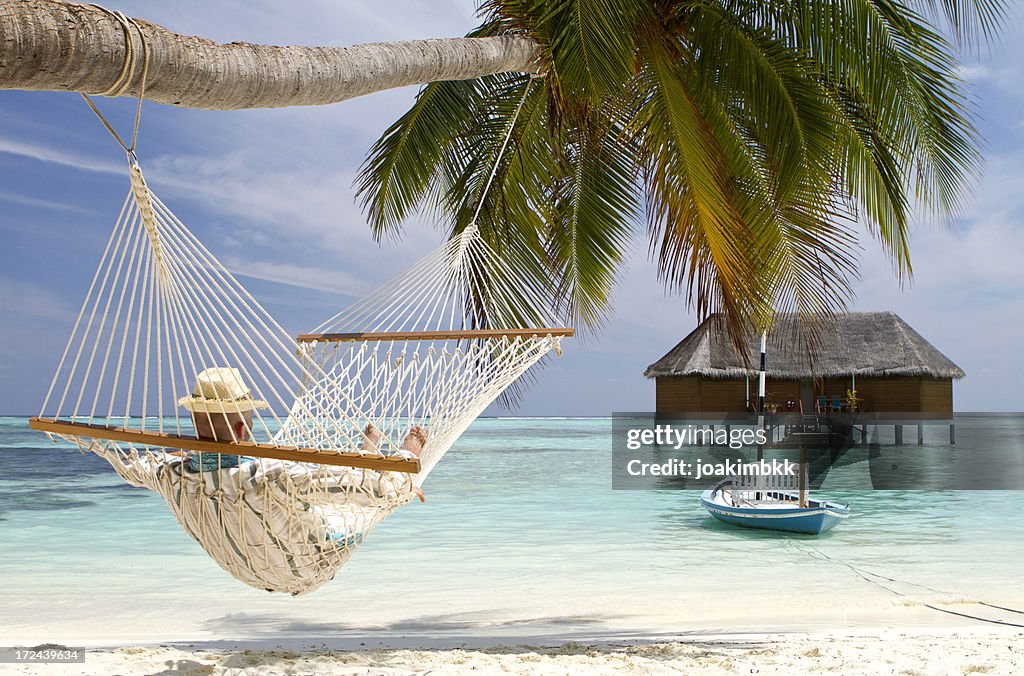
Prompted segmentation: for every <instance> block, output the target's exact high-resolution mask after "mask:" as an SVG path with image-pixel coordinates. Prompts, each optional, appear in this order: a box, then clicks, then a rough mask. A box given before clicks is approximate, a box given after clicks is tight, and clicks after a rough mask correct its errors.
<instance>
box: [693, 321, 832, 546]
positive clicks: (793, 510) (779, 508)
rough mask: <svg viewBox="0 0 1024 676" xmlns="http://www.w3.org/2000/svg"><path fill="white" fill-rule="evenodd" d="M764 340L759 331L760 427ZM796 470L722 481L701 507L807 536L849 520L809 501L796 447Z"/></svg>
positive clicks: (732, 519) (747, 524) (737, 521)
mask: <svg viewBox="0 0 1024 676" xmlns="http://www.w3.org/2000/svg"><path fill="white" fill-rule="evenodd" d="M767 339H768V336H767V333H762V334H761V368H760V372H759V373H758V379H757V380H758V382H757V411H758V423H757V424H758V427H760V428H762V429H764V397H765V373H766V368H767V367H766V363H767V356H766V352H767V349H766V347H767ZM763 457H764V446H763V445H759V446H758V447H757V459H758V460H759V461H760V460H761V459H762V458H763ZM799 467H800V473H799V476H797V477H791V476H788V475H781V476H770V475H768V476H760V475H759V476H753V477H751V476H741V477H727V478H725V479H723V480H722V481H720V482H719V483H718V484H716V485H715V486H713V487H712V488H709V489H708V490H706V491H704V492H703V493H702V494H701V496H700V504H701V505H703V506H704V509H706V510H708V512H710V513H711V516H713V517H715V518H716V519H719V520H720V521H724V522H725V523H729V524H732V525H734V526H742V527H744V528H762V529H765V530H778V531H784V532H787V533H806V534H809V535H818V534H820V533H824V532H825V531H827V530H830V529H831V528H833V527H834V526H835V525H836V524H837V523H839V522H840V521H842V520H843V519H845V518H846V517H848V516H850V507H849V505H840V504H838V503H835V502H826V501H824V500H811V499H809V498H808V496H807V463H806V459H805V456H804V450H803V446H801V448H800V464H799ZM794 489H795V490H794Z"/></svg>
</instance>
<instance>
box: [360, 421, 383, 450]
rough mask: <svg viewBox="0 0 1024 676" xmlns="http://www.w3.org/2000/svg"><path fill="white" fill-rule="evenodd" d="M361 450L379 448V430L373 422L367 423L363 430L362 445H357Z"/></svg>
mask: <svg viewBox="0 0 1024 676" xmlns="http://www.w3.org/2000/svg"><path fill="white" fill-rule="evenodd" d="M359 450H361V451H379V450H380V430H379V429H377V426H376V425H374V424H373V423H367V424H366V429H364V430H363V445H362V446H360V447H359Z"/></svg>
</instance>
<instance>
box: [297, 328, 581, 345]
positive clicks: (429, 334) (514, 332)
mask: <svg viewBox="0 0 1024 676" xmlns="http://www.w3.org/2000/svg"><path fill="white" fill-rule="evenodd" d="M575 333H576V330H575V329H572V328H551V329H547V328H541V329H467V330H465V331H367V332H365V333H303V334H300V335H299V336H298V337H297V338H296V340H297V341H299V342H300V343H312V342H313V341H323V342H325V343H346V342H370V341H374V340H395V341H398V340H461V339H463V338H466V339H473V338H505V337H516V336H528V337H530V336H538V337H543V336H569V337H571V336H572V335H573V334H575Z"/></svg>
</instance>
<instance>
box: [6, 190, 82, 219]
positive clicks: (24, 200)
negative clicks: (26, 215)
mask: <svg viewBox="0 0 1024 676" xmlns="http://www.w3.org/2000/svg"><path fill="white" fill-rule="evenodd" d="M0 201H2V202H11V203H13V204H21V205H23V206H27V207H39V208H40V209H57V210H59V211H72V212H75V213H80V214H87V213H91V211H90V210H89V209H85V208H83V207H80V206H77V205H74V204H68V203H66V202H55V201H53V200H44V199H39V198H36V197H27V196H25V195H17V194H15V193H9V192H0Z"/></svg>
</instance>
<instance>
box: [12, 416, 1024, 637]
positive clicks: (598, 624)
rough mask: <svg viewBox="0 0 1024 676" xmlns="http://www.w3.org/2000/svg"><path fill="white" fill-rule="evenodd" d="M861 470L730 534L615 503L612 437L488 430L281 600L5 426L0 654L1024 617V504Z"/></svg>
mask: <svg viewBox="0 0 1024 676" xmlns="http://www.w3.org/2000/svg"><path fill="white" fill-rule="evenodd" d="M944 435H945V430H944V429H942V428H935V429H929V431H928V439H927V445H926V447H925V448H926V449H927V450H928V451H929V452H934V453H935V454H936V458H940V459H942V461H943V462H946V463H948V462H949V460H950V458H953V457H957V458H961V459H962V458H970V457H971V456H970V454H971V453H972V452H975V451H977V450H978V449H981V448H986V449H991V447H992V445H993V444H996V445H998V447H999V449H1001V450H1000V454H998V455H997V457H1000V458H1003V459H1004V460H1005V462H1007V463H1010V464H1014V463H1017V464H1016V465H1014V466H1015V467H1018V468H1019V466H1020V465H1019V463H1021V462H1022V461H1024V419H1022V418H1021V417H1019V416H1017V417H1013V416H1010V417H991V418H970V419H967V420H961V421H960V422H959V423H958V434H957V437H958V438H957V441H958V443H957V445H956V446H955V447H951V446H949V445H948V439H944V438H943V437H944ZM987 457H991V456H987ZM858 464H859V465H861V466H860V467H858ZM864 465H866V463H855V464H853V465H849V466H847V467H845V468H843V471H841V472H840V471H835V472H833V473H831V474H830V475H829V478H828V479H827V480H826V482H825V486H824V488H823V490H822V492H821V494H822V495H827V497H828V498H829V499H834V500H838V501H841V502H850V503H851V504H852V508H853V516H852V517H851V518H850V519H849V520H848V521H847V522H846V523H843V524H841V525H840V526H838V527H837V528H836V529H835V530H834V531H833V532H831V533H829V534H826V535H824V536H822V537H819V538H814V539H809V538H807V537H802V536H796V537H786V536H781V535H777V534H771V533H766V532H758V531H746V530H738V529H734V528H730V527H728V526H723V525H721V524H719V523H718V522H716V521H714V520H713V519H711V518H710V517H709V516H707V514H706V513H705V512H704V511H703V510H702V509H701V508H700V506H699V504H698V493H696V492H694V491H613V490H612V489H611V421H610V420H609V419H599V418H594V419H554V418H543V419H541V418H485V419H480V420H478V421H477V422H476V423H474V424H473V426H472V427H471V428H470V429H469V431H468V432H467V433H466V434H465V435H464V436H463V438H462V439H460V441H459V442H458V443H457V444H456V446H455V447H454V448H453V449H452V450H451V451H450V452H449V453H448V455H446V456H445V459H444V460H443V461H442V462H441V464H440V465H439V466H438V468H437V469H435V471H434V472H433V473H432V474H431V475H430V477H429V478H428V480H427V482H426V484H425V486H424V488H425V490H426V493H427V503H426V504H424V505H421V504H418V503H416V504H412V505H409V506H407V507H404V508H402V509H401V510H399V511H398V512H397V513H395V514H394V515H392V516H391V517H390V518H389V519H388V520H386V521H385V522H384V523H383V524H382V525H381V526H379V527H378V528H377V530H376V531H374V532H373V534H372V535H371V536H370V537H369V538H368V539H367V542H366V544H365V545H364V546H363V547H362V548H361V549H360V550H359V551H358V552H357V553H356V555H355V557H354V558H353V559H352V561H351V562H350V563H349V564H348V565H347V566H346V567H345V568H344V569H342V571H341V572H340V573H339V574H338V576H337V578H336V579H335V580H334V581H333V582H332V583H330V584H329V585H327V586H326V587H324V588H323V589H321V590H319V591H317V592H314V593H313V594H310V595H308V596H304V597H299V598H291V597H288V596H283V595H272V594H268V593H266V592H261V591H258V590H255V589H251V588H249V587H246V586H245V585H243V584H241V583H239V582H236V581H235V580H234V579H232V578H231V577H230V576H229V575H228V574H227V573H225V572H223V571H222V570H221V569H220V568H218V567H217V566H216V564H214V563H213V562H212V561H210V560H209V559H208V558H207V557H206V556H205V554H204V553H203V552H202V550H201V549H200V548H199V546H198V545H196V544H195V543H194V542H192V541H191V540H190V539H189V538H188V537H187V536H186V535H185V534H184V532H183V531H182V530H181V529H180V528H179V527H178V525H177V523H176V522H175V520H174V518H173V517H172V516H171V514H170V512H169V511H168V510H167V508H166V506H165V505H164V503H163V501H162V500H161V499H160V497H159V496H157V495H155V494H152V493H150V492H148V491H146V490H143V489H137V488H133V487H131V486H128V485H126V484H124V483H123V482H122V481H121V480H120V479H119V478H118V477H117V475H116V474H115V473H114V472H113V470H111V469H110V467H109V466H108V465H107V464H106V463H105V462H104V461H102V460H100V459H98V458H96V457H93V456H91V455H82V454H80V453H79V452H77V451H76V450H74V449H73V448H71V447H70V446H68V445H62V444H54V443H52V442H50V441H49V440H48V439H47V438H46V437H45V436H44V435H42V434H39V433H36V432H32V431H30V430H29V429H28V428H27V424H26V420H25V419H23V418H0V528H2V533H3V538H2V544H0V594H2V598H3V599H4V611H3V613H2V617H0V640H3V641H6V642H8V643H9V642H11V641H33V640H38V641H63V642H66V643H67V642H72V643H73V642H75V641H79V642H82V643H105V644H118V643H120V642H125V641H150V642H167V641H192V640H218V639H225V640H235V641H244V640H249V639H251V640H256V641H265V640H279V639H284V638H288V637H293V638H323V639H324V640H325V641H326V640H329V639H331V638H338V637H341V638H345V639H348V640H351V641H354V642H355V645H359V643H361V642H366V643H367V645H371V646H372V645H377V644H378V643H382V642H383V643H390V644H395V642H396V641H397V642H399V643H400V642H401V641H406V642H411V643H413V644H422V643H424V642H427V641H430V640H435V639H436V640H438V641H441V642H448V643H452V642H454V643H455V644H457V643H459V642H472V641H479V640H484V641H486V640H490V639H500V640H512V639H514V638H522V639H524V640H527V639H530V638H531V637H533V638H537V637H547V638H552V637H554V638H557V639H573V638H580V639H587V638H594V637H612V636H616V637H628V636H645V637H650V636H658V637H670V636H674V635H676V634H678V633H680V632H690V631H711V632H714V631H746V630H751V631H758V630H766V629H812V630H813V629H830V628H833V629H834V628H837V627H868V626H878V625H884V626H909V625H929V626H930V625H933V624H935V625H941V624H943V623H945V624H949V623H956V624H971V623H972V622H973V621H972V620H969V619H965V618H957V617H956V616H950V615H945V614H943V613H940V612H937V611H933V610H930V609H928V608H926V607H924V605H922V604H924V603H931V604H933V605H935V604H938V605H940V606H941V607H945V608H948V609H953V610H958V611H959V612H967V613H971V614H976V613H977V612H978V611H979V607H978V606H976V605H974V604H973V602H975V601H979V600H983V601H987V602H990V603H995V604H1000V605H1007V606H1011V607H1016V608H1024V584H1022V582H1024V574H1022V572H1021V571H1024V566H1022V565H1021V561H1024V492H1022V491H1007V490H1000V491H869V490H864V489H863V487H864V486H866V485H867V483H866V482H865V476H866V472H867V470H866V467H864ZM1015 471H1017V470H1015ZM850 566H853V567H854V568H856V569H858V570H859V571H861V572H859V573H858V572H857V570H854V568H851V567H850ZM864 571H871V572H874V573H878V574H881V575H884V576H885V577H887V578H891V579H890V580H889V581H885V580H882V579H881V578H878V577H872V576H871V575H868V578H869V579H871V580H873V581H874V582H880V583H883V584H884V586H887V587H889V588H890V589H892V590H894V591H895V592H898V593H893V591H887V590H885V589H883V588H881V587H880V586H878V585H876V584H873V583H872V582H869V581H868V580H866V579H865V576H864ZM1014 604H1015V605H1014ZM981 609H983V610H986V612H989V613H990V614H989V615H988V616H989V617H998V618H1000V619H1002V620H1004V621H1006V620H1007V619H1008V618H1009V620H1010V621H1016V622H1021V620H1022V619H1024V615H1016V616H1014V615H1012V614H1005V613H1003V614H998V613H996V611H994V610H992V609H990V608H989V609H985V607H981ZM1021 623H1024V622H1021Z"/></svg>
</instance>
